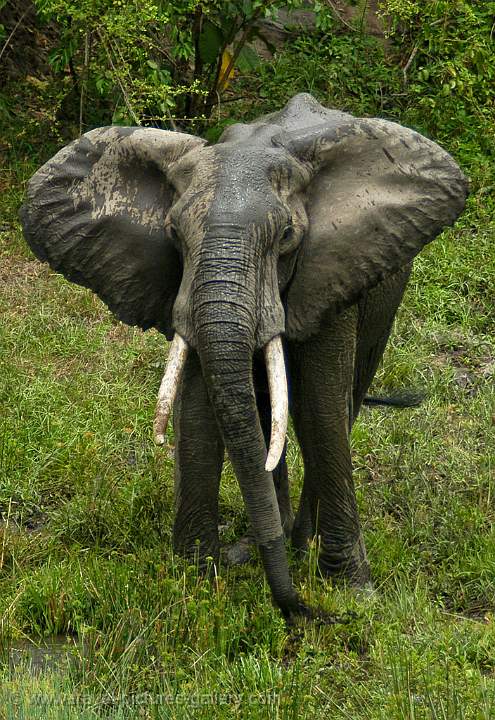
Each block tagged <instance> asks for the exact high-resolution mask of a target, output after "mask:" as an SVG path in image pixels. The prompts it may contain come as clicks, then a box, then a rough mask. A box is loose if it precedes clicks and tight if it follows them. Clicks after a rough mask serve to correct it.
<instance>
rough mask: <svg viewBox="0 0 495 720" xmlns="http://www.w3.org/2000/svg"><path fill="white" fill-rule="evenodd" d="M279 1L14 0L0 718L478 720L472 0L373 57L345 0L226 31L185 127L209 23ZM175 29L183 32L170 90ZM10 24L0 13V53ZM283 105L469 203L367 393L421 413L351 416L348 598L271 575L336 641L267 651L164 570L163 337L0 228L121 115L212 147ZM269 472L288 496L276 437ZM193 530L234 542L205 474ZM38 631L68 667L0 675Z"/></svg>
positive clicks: (481, 56)
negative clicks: (213, 519) (177, 130)
mask: <svg viewBox="0 0 495 720" xmlns="http://www.w3.org/2000/svg"><path fill="white" fill-rule="evenodd" d="M280 4H281V3H268V2H266V3H255V2H253V3H240V2H236V3H223V2H222V3H220V2H217V3H215V2H213V1H212V2H204V3H199V2H194V1H193V0H191V2H186V1H185V0H184V2H174V3H165V2H164V3H159V2H158V0H142V2H141V3H140V4H137V3H124V4H121V5H118V4H117V3H116V2H115V3H111V2H102V1H100V0H84V1H83V2H75V0H74V1H72V2H71V0H46V2H41V0H37V2H36V6H37V8H38V9H39V12H38V14H36V15H35V14H34V13H33V14H32V15H30V16H29V17H30V20H29V22H30V25H29V28H28V30H29V34H27V35H25V36H23V35H20V36H18V35H17V34H14V35H13V36H12V39H11V40H10V42H9V44H8V45H7V46H5V45H4V53H3V59H4V60H5V61H7V62H6V65H5V67H7V68H10V69H9V73H8V74H7V75H6V76H3V79H4V84H3V87H2V88H1V89H0V122H1V123H2V127H1V132H0V143H1V150H2V152H3V154H4V156H5V163H4V165H3V168H2V170H1V172H0V212H1V218H0V279H1V281H2V282H1V285H0V308H1V313H2V323H1V325H0V512H1V518H0V650H1V651H2V653H0V660H1V661H2V667H1V668H0V718H2V720H3V718H9V720H10V718H12V720H13V719H14V718H15V719H16V720H18V719H19V718H30V720H31V719H33V718H34V719H36V718H39V719H40V720H46V718H56V719H57V720H58V719H59V718H60V719H62V718H64V719H65V718H78V719H79V718H88V720H89V718H91V719H94V718H103V717H113V718H132V720H134V718H135V717H143V718H184V719H185V718H188V719H189V718H191V717H192V718H208V720H210V719H211V718H232V717H236V718H249V719H250V720H251V718H252V719H253V720H257V719H258V718H270V719H272V718H280V719H282V718H283V719H284V720H286V719H287V720H288V719H289V718H291V719H292V718H293V719H294V720H296V718H308V719H309V718H328V717H332V718H336V719H337V720H349V719H352V720H491V719H492V718H493V717H495V663H494V658H495V619H494V618H495V604H494V600H493V598H494V597H495V562H494V558H495V510H494V506H493V497H494V496H495V486H494V481H495V477H494V467H495V394H494V379H495V343H494V339H493V338H494V337H495V306H494V302H493V298H494V297H495V243H494V238H495V221H494V211H495V201H494V191H493V189H494V187H495V172H494V157H493V148H494V141H493V137H494V129H495V98H494V92H495V89H494V82H493V73H494V58H493V35H494V28H493V22H494V20H495V16H494V15H495V11H494V5H495V3H493V2H479V3H478V2H476V3H474V2H467V0H430V2H427V3H424V2H420V0H386V2H384V3H382V11H383V12H384V13H386V17H385V20H384V23H385V26H386V27H387V28H388V31H387V33H388V34H387V37H384V36H382V37H376V36H373V37H372V36H371V35H370V34H369V33H368V32H367V27H368V21H367V20H366V17H367V16H366V13H365V11H366V6H367V3H365V2H362V1H361V0H360V1H359V2H354V3H349V5H350V6H352V7H351V10H352V9H353V8H354V10H353V13H354V14H349V15H347V16H345V18H344V20H345V23H344V22H343V20H342V17H341V16H340V15H337V14H335V13H334V11H333V10H332V6H333V3H328V4H327V3H322V8H321V12H320V13H319V16H318V22H319V27H318V28H312V29H310V31H308V32H301V31H298V32H291V33H290V34H288V35H287V42H286V43H285V44H282V43H281V42H279V43H278V46H277V48H276V49H275V48H272V50H273V53H274V54H273V57H272V59H270V60H267V61H262V60H261V59H260V58H258V59H257V60H254V59H253V58H254V56H253V54H252V53H251V49H252V50H253V52H255V50H254V48H253V44H252V40H253V38H251V37H249V35H246V38H245V44H244V45H243V47H248V48H250V51H249V52H247V53H246V57H247V59H248V60H249V57H250V58H251V62H256V64H257V67H256V69H255V70H253V68H252V65H251V66H250V65H249V63H248V62H247V63H246V64H244V65H243V64H242V62H236V67H237V73H236V75H235V77H233V78H230V83H229V85H228V86H226V87H223V88H222V89H221V92H220V100H221V102H220V103H218V102H216V105H215V111H214V112H213V114H212V115H211V116H209V108H206V107H205V105H204V104H203V105H202V103H204V100H205V98H207V97H208V93H209V92H210V91H211V88H212V87H213V86H214V83H215V82H216V83H217V89H218V77H217V75H216V73H217V71H218V60H219V58H221V57H222V56H223V55H224V51H225V49H226V48H225V47H224V46H225V40H226V37H227V36H226V35H222V39H221V38H220V34H221V33H226V32H227V30H228V28H226V26H225V27H224V25H222V22H223V21H224V20H226V19H227V18H228V17H229V16H228V13H231V16H230V17H232V18H233V17H234V16H235V17H237V18H238V23H241V21H242V23H243V27H244V28H245V27H246V26H248V25H249V23H250V21H251V19H252V17H253V14H254V13H255V12H257V11H258V9H259V8H260V7H262V8H264V9H266V8H268V6H270V8H273V7H276V6H278V5H280ZM294 4H295V3H293V5H294ZM0 5H2V3H1V2H0ZM14 5H15V2H10V3H9V2H7V3H5V7H6V8H8V7H13V6H14ZM315 5H316V3H315ZM198 9H201V11H202V14H203V15H204V18H205V22H206V25H205V24H203V26H202V27H203V29H204V28H205V27H206V28H210V30H208V31H206V30H204V32H205V33H206V36H207V38H209V39H208V40H207V39H206V38H205V37H203V39H202V40H201V47H202V48H203V69H202V71H201V72H202V73H203V74H201V76H200V78H199V80H198V78H196V80H197V82H196V84H194V83H195V78H194V72H195V63H196V60H197V55H196V45H195V42H194V37H195V36H194V32H195V31H194V27H195V26H194V21H195V18H197V11H198ZM41 11H43V12H42V13H41ZM22 12H24V9H21V10H20V11H19V12H18V13H17V15H15V14H14V16H13V17H8V18H7V19H6V20H4V19H3V17H2V18H0V23H3V24H4V26H5V28H4V33H3V38H4V40H3V42H4V43H5V42H6V40H7V38H8V37H9V35H10V33H11V32H12V29H13V27H14V25H15V23H16V22H17V20H19V18H20V17H21V15H22ZM49 18H51V19H49ZM168 18H170V20H171V22H170V23H168ZM209 23H211V25H212V26H215V27H217V29H218V33H216V31H215V30H212V29H211V26H210V25H209ZM242 23H241V24H242ZM239 27H240V25H239ZM251 27H252V28H253V31H254V25H253V26H251ZM22 32H23V22H21V23H20V24H19V26H18V29H17V30H16V33H22ZM241 34H242V30H241ZM16 37H21V38H24V39H23V42H24V41H25V45H24V46H23V45H22V43H21V44H20V45H17V44H16ZM199 39H201V34H200V36H199ZM238 39H240V38H239V36H238V38H236V39H234V42H233V44H232V43H231V44H230V45H228V49H229V51H230V52H231V55H233V54H234V53H232V50H234V49H235V45H236V42H238ZM28 41H30V42H32V43H33V44H34V49H35V52H34V53H31V54H30V55H29V54H28V53H27V49H28V48H27V43H28ZM0 42H2V41H0ZM88 45H91V48H89V47H88ZM256 47H257V48H259V47H260V46H258V45H257V44H256ZM207 48H209V49H207ZM87 50H88V52H87ZM89 50H90V51H89ZM24 52H26V57H29V58H30V60H29V62H33V63H34V60H33V58H34V59H35V60H36V63H37V64H36V63H34V64H31V65H29V64H28V63H27V60H24V57H23V53H24ZM208 52H210V54H208ZM205 53H206V54H205ZM214 56H215V61H213V57H214ZM9 59H10V60H9ZM110 59H111V62H110ZM210 59H211V61H210ZM239 59H240V55H238V60H239ZM9 63H10V64H9ZM150 63H151V64H150ZM215 63H216V64H215ZM112 64H113V66H112ZM71 66H72V67H71ZM181 67H182V70H181V71H180V72H179V68H181ZM208 68H210V70H209V71H208ZM250 68H251V69H250ZM208 72H210V74H209V75H208ZM191 86H193V87H194V92H191ZM298 91H309V92H312V93H313V94H314V95H315V96H316V97H317V98H318V99H319V100H320V101H322V102H323V103H325V104H327V105H330V106H336V107H339V108H342V109H345V110H349V111H351V112H354V113H356V114H359V115H375V116H376V115H378V116H383V117H387V118H390V119H393V120H397V121H399V122H402V123H404V124H409V125H412V126H414V127H416V128H417V129H419V130H421V131H422V132H424V133H426V134H428V135H429V136H431V137H433V138H434V139H437V140H439V141H441V142H442V143H443V144H444V145H445V146H446V147H447V148H448V149H449V150H450V151H451V152H453V153H454V154H455V156H456V157H457V158H458V160H459V161H460V163H461V164H462V166H463V168H464V170H465V172H466V173H467V174H468V175H469V176H470V178H471V182H472V195H471V198H470V200H469V203H468V208H467V210H466V212H465V214H464V215H463V216H462V218H461V220H460V222H459V223H458V224H457V226H456V227H455V228H454V229H450V230H448V231H447V232H445V233H444V234H443V235H442V236H441V237H440V238H439V239H437V240H436V241H435V242H434V243H432V245H431V247H430V248H428V249H427V250H426V251H424V252H423V253H421V255H420V256H419V257H418V259H417V261H416V263H415V271H414V274H413V277H412V280H411V283H410V287H409V290H408V293H407V297H406V300H405V303H404V305H403V307H402V308H401V312H400V316H399V319H398V323H397V327H396V331H395V333H394V336H393V338H392V341H391V343H390V346H389V348H388V350H387V353H386V357H385V360H384V364H383V367H382V368H381V370H380V372H379V375H378V377H377V380H376V383H375V386H374V390H375V391H377V392H382V391H383V392H387V391H390V390H391V389H399V388H401V387H417V386H421V387H423V388H424V389H425V391H426V393H427V399H426V401H425V402H424V403H423V405H422V407H420V408H418V409H410V410H405V411H402V412H397V411H386V410H383V409H381V410H380V409H369V410H365V411H364V412H363V414H362V416H361V417H360V418H359V421H358V422H357V423H356V425H355V427H354V429H353V452H354V465H355V469H356V484H357V492H358V499H359V503H360V507H361V513H362V518H363V526H364V532H365V537H366V543H367V547H368V551H369V556H370V562H371V566H372V568H373V578H374V583H375V590H374V592H373V593H372V594H371V595H370V596H368V597H356V596H354V595H353V594H352V593H351V592H350V591H349V590H346V589H345V588H339V587H336V586H334V585H332V583H330V582H328V581H325V580H322V579H321V578H320V577H318V575H317V573H316V570H315V557H316V547H313V548H312V549H311V552H310V553H309V556H308V557H306V558H304V559H302V560H301V559H300V558H293V559H292V567H293V570H294V574H295V581H296V583H297V585H298V588H299V589H300V591H301V593H302V594H303V596H304V597H305V598H306V600H308V601H309V602H311V603H313V604H319V605H321V606H323V607H325V608H326V609H327V610H329V611H330V612H335V613H337V614H338V615H341V616H342V620H343V622H342V623H338V624H336V625H334V626H327V627H317V626H311V627H308V628H305V629H301V630H294V631H288V630H287V629H286V628H285V627H284V625H283V623H282V620H281V618H280V617H279V615H278V613H277V612H276V611H275V610H274V608H273V607H272V606H271V604H270V598H269V594H268V590H267V587H266V584H265V583H264V580H263V576H262V571H261V568H260V567H259V565H257V564H253V565H252V566H246V567H242V568H235V569H226V568H225V567H221V568H220V569H219V572H218V576H217V579H216V581H214V582H210V581H208V580H205V579H203V578H201V577H199V576H198V574H197V572H196V568H195V567H194V566H186V565H185V564H184V563H183V562H181V561H180V560H179V559H177V558H174V556H173V555H172V552H171V548H170V534H171V517H172V508H173V500H172V495H173V470H172V467H173V465H172V462H171V460H170V459H169V458H168V457H167V456H165V455H164V453H163V452H162V450H160V449H156V448H155V447H154V446H153V444H152V441H151V418H152V414H153V406H154V401H155V396H156V390H157V387H158V383H159V379H160V376H161V369H162V366H163V356H164V354H165V348H164V341H163V338H162V337H160V336H159V335H158V334H157V333H155V332H149V333H141V332H139V331H137V330H135V329H132V328H127V327H125V326H123V325H121V324H120V323H118V322H116V321H115V319H114V318H113V317H112V316H111V314H110V313H109V312H108V311H107V309H106V308H105V306H104V305H103V304H102V303H101V302H100V301H99V300H98V299H97V298H96V297H95V296H93V295H92V294H91V293H90V292H89V291H86V290H84V289H82V288H80V287H76V286H74V285H72V284H70V283H68V282H66V281H65V280H64V279H63V278H61V277H60V276H57V275H55V274H54V273H52V272H50V270H49V269H48V268H47V267H46V266H43V265H41V264H40V263H38V262H37V261H35V260H34V259H33V257H32V255H31V254H30V252H29V250H28V249H27V248H26V246H25V244H24V242H23V240H22V237H21V235H20V231H19V225H18V222H17V209H18V206H19V204H20V202H21V199H22V195H23V192H24V185H25V182H26V180H27V178H28V177H29V176H30V175H31V174H32V172H33V171H34V170H35V169H36V167H37V166H38V165H39V164H40V162H42V161H44V160H45V159H46V158H47V157H49V156H50V155H51V154H53V152H54V150H55V149H56V148H57V147H59V146H60V145H61V144H62V143H63V142H64V141H67V140H69V139H72V138H73V137H75V136H77V134H78V133H79V130H80V125H82V128H83V130H84V129H86V128H87V127H88V126H90V125H91V124H93V123H94V124H96V123H108V122H111V121H112V120H116V121H118V122H135V120H134V119H133V113H134V114H135V115H136V116H137V120H139V122H142V123H154V124H158V125H160V124H161V125H165V126H168V125H169V124H170V118H172V119H175V122H177V123H178V124H179V125H181V124H183V122H184V121H183V120H182V118H184V117H186V115H187V117H188V119H189V120H193V121H194V123H195V124H193V125H192V126H191V125H189V126H188V127H189V129H191V128H192V129H193V130H194V131H196V132H199V131H200V132H203V133H205V134H207V136H208V137H209V138H210V139H212V140H213V139H215V138H216V137H218V135H219V134H220V133H221V131H222V129H223V128H224V127H225V125H227V124H229V123H232V122H234V121H236V120H239V119H240V120H248V119H251V118H253V117H256V116H258V115H259V114H261V113H263V112H269V111H271V110H273V109H278V108H280V107H281V106H282V105H283V104H284V102H285V101H286V100H287V99H288V98H289V97H291V96H292V95H293V94H294V93H295V92H298ZM236 98H240V99H236ZM217 100H218V98H217ZM162 103H164V104H163V105H162ZM187 103H189V105H187ZM195 103H197V104H195ZM81 110H82V123H81ZM131 110H132V112H131ZM203 116H204V117H203ZM195 118H196V119H195ZM289 469H290V473H291V478H292V488H293V497H294V498H297V496H298V493H299V490H300V486H301V478H302V462H301V458H300V455H299V452H298V449H297V447H296V444H295V442H294V439H293V437H292V436H291V438H290V442H289ZM220 507H221V516H222V524H223V525H224V529H223V533H222V535H223V540H224V541H226V542H227V541H231V540H232V539H233V538H234V537H236V536H238V535H239V534H240V533H242V532H243V531H244V530H245V526H246V519H245V514H244V511H243V506H242V502H241V498H240V494H239V491H238V488H237V485H236V482H235V479H234V477H233V474H232V471H231V468H230V467H226V470H225V472H224V476H223V480H222V493H221V500H220ZM349 611H351V612H349ZM57 633H63V634H65V633H69V634H71V635H72V636H73V641H72V642H73V643H75V646H74V648H73V650H72V652H71V653H70V659H69V661H68V667H66V666H65V665H64V666H63V667H62V669H61V670H58V669H56V668H55V667H50V668H48V670H47V671H46V672H45V673H43V674H41V675H32V674H31V673H29V671H28V670H27V669H26V668H25V667H24V666H22V665H21V666H17V667H16V669H15V671H13V670H12V669H11V667H10V666H9V662H7V659H8V654H9V647H10V644H11V643H12V642H14V644H16V643H17V644H19V645H20V646H21V648H25V646H24V645H23V640H22V638H23V637H24V636H29V637H32V638H35V639H39V638H40V637H51V636H54V635H56V634H57ZM31 655H33V656H34V655H35V653H33V652H31Z"/></svg>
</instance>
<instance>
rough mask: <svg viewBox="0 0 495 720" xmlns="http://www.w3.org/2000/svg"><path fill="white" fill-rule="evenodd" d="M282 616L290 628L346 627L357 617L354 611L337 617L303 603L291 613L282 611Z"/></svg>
mask: <svg viewBox="0 0 495 720" xmlns="http://www.w3.org/2000/svg"><path fill="white" fill-rule="evenodd" d="M282 614H283V616H284V619H285V622H286V624H287V627H289V628H293V627H296V626H297V625H301V624H306V623H311V624H313V625H345V624H347V623H350V622H352V621H353V620H354V619H355V618H356V617H357V615H356V613H355V612H353V611H352V610H349V611H348V612H345V613H344V614H342V615H337V614H336V613H330V612H328V611H327V610H323V609H322V608H318V607H316V608H312V607H310V606H309V605H306V604H305V603H303V602H302V601H300V602H299V603H298V606H297V607H296V608H293V609H291V610H290V612H283V611H282Z"/></svg>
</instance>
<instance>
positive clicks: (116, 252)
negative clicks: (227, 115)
mask: <svg viewBox="0 0 495 720" xmlns="http://www.w3.org/2000/svg"><path fill="white" fill-rule="evenodd" d="M203 144H204V141H203V140H201V139H199V138H196V137H194V136H191V135H186V134H182V133H174V132H169V131H166V130H155V129H152V128H129V127H106V128H98V129H96V130H92V131H91V132H88V133H86V134H85V135H83V136H82V137H81V138H80V139H79V140H75V141H74V142H73V143H71V144H70V145H68V146H67V147H65V148H63V149H62V150H60V152H58V153H57V154H56V155H55V156H54V157H53V158H52V159H51V160H50V161H49V162H47V163H46V164H45V165H43V167H42V168H41V169H40V170H38V172H37V173H36V174H35V175H34V176H33V177H32V179H31V181H30V182H29V185H28V192H27V199H26V203H25V205H24V206H23V207H22V209H21V220H22V224H23V229H24V234H25V237H26V239H27V241H28V243H29V245H30V246H31V248H32V250H33V251H34V253H35V254H36V255H37V257H38V258H39V259H40V260H43V261H47V262H49V263H50V265H51V267H52V268H53V269H54V270H57V271H58V272H61V273H62V274H63V275H65V277H66V278H68V279H69V280H72V281H73V282H76V283H79V284H80V285H84V286H85V287H89V288H91V290H93V291H94V292H96V293H97V294H98V295H99V296H100V297H101V298H102V300H103V301H104V302H105V303H106V304H107V305H108V306H109V308H110V309H111V310H112V311H113V312H114V313H115V315H116V316H117V317H118V318H119V319H120V320H122V321H123V322H126V323H128V324H129V325H139V326H140V327H142V328H143V329H147V328H149V327H153V326H154V327H157V328H158V329H159V330H160V331H162V332H164V333H166V334H167V335H168V336H169V337H170V334H171V330H172V329H171V315H172V306H173V303H174V300H175V296H176V294H177V290H178V288H179V285H180V281H181V259H180V256H179V254H178V252H177V250H176V249H175V248H174V247H173V245H172V243H171V242H170V241H168V240H167V238H166V234H165V218H166V215H167V212H168V210H169V208H170V206H171V204H172V202H173V198H174V192H175V191H174V188H173V186H172V185H171V184H170V182H169V181H168V180H167V169H168V167H169V165H170V164H171V163H173V162H174V161H176V160H178V159H179V158H180V157H181V156H182V155H183V154H185V153H187V152H189V151H190V150H193V149H194V148H198V147H200V146H202V145H203Z"/></svg>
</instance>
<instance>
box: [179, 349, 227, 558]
mask: <svg viewBox="0 0 495 720" xmlns="http://www.w3.org/2000/svg"><path fill="white" fill-rule="evenodd" d="M174 430H175V443H176V445H175V520H174V529H173V544H174V550H175V552H177V553H179V554H181V555H185V556H187V557H191V558H195V557H197V556H199V563H200V566H204V565H205V564H206V558H207V557H211V558H213V560H214V562H215V563H218V561H219V550H220V545H219V539H218V492H219V483H220V475H221V472H222V464H223V457H224V445H223V441H222V439H221V436H220V433H219V431H218V428H217V423H216V420H215V416H214V413H213V408H212V406H211V404H210V402H209V399H208V395H207V391H206V385H205V383H204V380H203V375H202V373H201V366H200V362H199V358H198V356H197V354H196V353H194V352H192V351H191V352H190V353H189V355H188V358H187V362H186V366H185V368H184V373H183V378H182V382H181V386H180V388H179V392H178V397H177V400H176V403H175V407H174Z"/></svg>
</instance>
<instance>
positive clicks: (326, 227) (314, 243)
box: [274, 101, 467, 340]
mask: <svg viewBox="0 0 495 720" xmlns="http://www.w3.org/2000/svg"><path fill="white" fill-rule="evenodd" d="M313 102H315V101H313ZM326 112H327V113H328V111H326ZM274 143H275V144H278V145H282V146H284V147H285V148H286V149H287V150H289V152H291V153H292V154H293V155H294V156H295V157H297V158H298V160H299V161H302V162H303V163H305V164H306V165H307V166H308V167H309V168H310V169H311V174H312V179H311V181H310V184H309V187H308V190H307V208H306V209H307V214H308V220H309V228H308V233H307V236H306V237H305V238H304V240H303V245H302V248H301V250H300V255H299V258H298V263H297V268H296V271H295V275H294V279H293V281H292V284H291V286H290V289H289V292H288V297H287V328H286V330H287V335H288V336H289V337H291V338H294V339H298V340H299V339H304V338H306V337H308V336H309V335H311V334H313V333H314V332H316V331H317V330H318V327H319V325H320V322H321V320H322V317H323V315H324V313H326V312H327V311H329V312H338V311H339V310H340V309H342V308H344V307H346V306H349V305H351V304H352V303H354V302H355V301H356V300H357V299H358V298H359V296H360V295H361V294H362V293H363V292H364V291H365V290H367V289H368V288H371V287H373V286H374V285H376V284H377V283H379V282H380V281H381V280H382V279H383V278H384V277H385V276H387V275H389V274H391V273H393V272H395V271H396V270H398V269H399V268H401V267H402V266H403V265H405V264H406V263H408V262H409V261H411V260H412V259H413V258H414V256H415V255H416V254H417V253H418V252H419V251H420V250H421V248H422V247H423V246H424V245H425V244H426V243H428V242H430V240H432V239H433V238H434V237H435V236H436V235H438V233H440V232H441V230H442V228H444V227H445V226H446V225H451V224H452V223H453V222H454V221H455V219H456V217H457V216H458V215H459V213H460V212H461V211H462V209H463V207H464V202H465V199H466V195H467V183H466V180H465V178H464V176H463V174H462V173H461V171H460V170H459V168H458V166H457V165H456V164H455V162H454V161H453V159H452V158H451V157H450V155H448V153H446V152H445V151H444V150H442V149H441V148H440V147H439V146H438V145H436V144H435V143H434V142H431V141H430V140H427V139H426V138H424V137H423V136H422V135H419V134H418V133H416V132H414V131H412V130H409V129H407V128H404V127H402V126H400V125H397V124H395V123H392V122H387V121H384V120H359V119H356V118H353V117H352V116H350V115H344V114H341V113H333V114H332V115H330V116H329V118H328V119H325V121H324V122H323V123H320V124H318V125H312V126H310V127H308V128H305V129H301V130H291V129H289V130H288V132H287V131H285V132H282V133H281V134H280V136H279V137H278V138H274Z"/></svg>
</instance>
